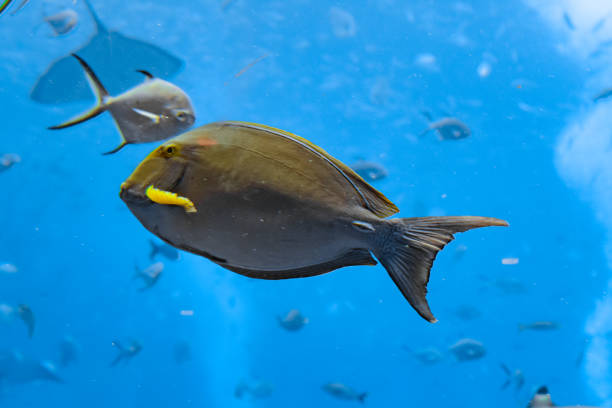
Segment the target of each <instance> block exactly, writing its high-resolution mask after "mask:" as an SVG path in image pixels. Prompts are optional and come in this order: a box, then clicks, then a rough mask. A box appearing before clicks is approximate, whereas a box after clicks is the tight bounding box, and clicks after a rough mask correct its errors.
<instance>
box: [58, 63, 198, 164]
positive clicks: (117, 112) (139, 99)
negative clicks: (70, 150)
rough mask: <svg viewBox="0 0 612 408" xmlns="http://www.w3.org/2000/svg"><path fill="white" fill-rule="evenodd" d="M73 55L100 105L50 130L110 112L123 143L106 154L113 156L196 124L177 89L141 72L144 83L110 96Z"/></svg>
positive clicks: (183, 96) (84, 65)
mask: <svg viewBox="0 0 612 408" xmlns="http://www.w3.org/2000/svg"><path fill="white" fill-rule="evenodd" d="M72 55H73V56H74V58H76V59H77V60H78V61H79V63H80V64H81V66H82V67H83V69H84V71H85V74H86V76H87V80H88V81H89V84H90V86H91V89H92V90H93V92H94V93H95V94H96V98H97V101H98V102H97V104H96V106H94V107H93V108H91V109H90V110H88V111H87V112H84V113H83V114H81V115H79V116H77V117H76V118H74V119H71V120H69V121H68V122H65V123H62V124H61V125H57V126H51V127H50V128H49V129H52V130H56V129H64V128H67V127H70V126H74V125H77V124H79V123H82V122H85V121H86V120H89V119H91V118H94V117H96V116H98V115H100V114H102V113H104V112H106V111H109V112H110V114H111V115H112V117H113V119H114V120H115V123H116V124H117V127H118V128H119V132H120V133H121V139H122V140H121V143H120V144H119V146H117V147H116V148H115V149H113V150H111V151H109V152H106V153H104V154H112V153H116V152H118V151H119V150H121V149H122V148H123V147H124V146H125V145H127V144H130V143H147V142H155V141H158V140H163V139H167V138H169V137H172V136H175V135H177V134H178V133H180V132H182V131H184V130H187V129H188V128H190V127H191V125H193V123H194V122H195V113H194V110H193V106H192V105H191V100H190V99H189V96H187V94H186V93H185V92H183V91H182V90H181V89H180V88H179V87H177V86H176V85H173V84H171V83H170V82H167V81H164V80H163V79H159V78H154V77H153V75H151V74H150V73H149V72H147V71H142V70H141V71H140V72H141V73H142V74H144V75H145V76H146V79H145V82H143V83H142V84H140V85H137V86H136V87H134V88H132V89H129V90H127V91H125V92H124V93H122V94H120V95H118V96H110V95H109V93H108V91H107V90H106V89H105V88H104V86H103V85H102V83H101V82H100V80H99V79H98V77H97V76H96V74H95V73H94V72H93V70H92V69H91V67H90V66H89V65H88V64H87V63H86V62H85V61H84V60H83V59H81V57H79V56H78V55H76V54H72Z"/></svg>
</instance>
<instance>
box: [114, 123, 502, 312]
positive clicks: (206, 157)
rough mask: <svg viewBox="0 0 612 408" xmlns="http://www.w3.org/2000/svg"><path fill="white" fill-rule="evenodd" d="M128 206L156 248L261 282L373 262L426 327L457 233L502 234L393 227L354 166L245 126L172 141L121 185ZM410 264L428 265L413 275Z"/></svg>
mask: <svg viewBox="0 0 612 408" xmlns="http://www.w3.org/2000/svg"><path fill="white" fill-rule="evenodd" d="M149 186H154V187H155V188H157V189H161V190H164V191H169V192H172V193H176V194H178V195H179V196H181V197H187V198H188V199H190V200H191V201H192V202H193V204H194V206H195V208H196V209H197V212H196V213H187V212H186V211H184V209H183V208H182V207H180V206H171V205H159V204H156V203H153V202H152V201H150V200H149V199H148V198H147V196H146V193H145V191H146V189H147V188H148V187H149ZM121 197H122V199H123V200H124V201H125V202H126V203H127V204H128V207H129V208H130V210H131V211H132V213H133V214H134V215H135V216H136V217H137V218H138V219H139V220H140V222H141V223H142V224H143V225H144V226H145V227H146V228H147V229H148V230H149V231H151V232H153V233H154V234H156V235H157V236H159V237H160V238H161V239H163V240H165V241H166V242H168V243H170V244H171V245H173V246H175V247H177V248H180V249H184V250H186V251H190V252H192V253H196V254H199V255H202V256H205V257H207V258H209V259H211V260H213V261H214V262H216V263H218V264H220V265H221V266H223V267H225V268H227V269H230V270H232V271H235V272H238V273H241V274H244V275H247V276H251V277H255V278H261V279H285V278H294V277H305V276H313V275H318V274H322V273H326V272H329V271H332V270H334V269H337V268H340V267H343V266H350V265H375V264H376V261H375V260H374V258H373V257H372V253H374V254H375V255H376V257H377V258H378V259H379V260H380V261H381V262H382V263H383V265H384V266H385V267H386V268H387V269H388V270H389V273H390V274H391V275H392V278H393V279H394V281H395V282H396V283H397V284H398V286H400V289H401V290H402V293H404V296H406V297H407V298H408V300H409V301H410V303H411V304H412V305H413V306H414V307H415V308H416V309H417V311H418V312H419V313H420V314H421V315H422V316H423V317H425V318H426V319H428V320H430V321H435V318H434V317H433V315H431V312H430V311H429V307H428V306H427V302H426V300H425V292H426V291H425V285H426V283H427V280H428V278H429V268H430V266H431V262H433V257H435V253H436V252H437V251H438V250H439V249H442V247H443V246H444V245H445V244H446V242H448V241H449V240H450V239H452V232H459V231H465V230H467V229H470V228H475V227H479V226H487V225H506V224H505V222H503V221H500V220H496V219H492V218H484V217H429V218H414V219H410V218H408V219H394V220H387V219H385V217H388V216H390V215H392V214H395V213H396V212H398V209H397V207H395V205H393V203H391V202H390V201H389V200H388V199H387V198H386V197H384V196H383V195H382V194H381V193H380V192H378V191H376V190H375V189H374V188H373V187H371V186H370V185H369V184H367V183H366V182H365V181H364V180H363V179H362V178H361V177H359V176H358V175H357V174H356V173H355V172H353V171H352V170H351V169H350V168H348V166H346V165H344V164H343V163H341V162H340V161H338V160H337V159H334V158H333V157H331V156H330V155H329V154H327V153H326V152H325V151H323V150H322V149H320V148H318V147H317V146H315V145H313V144H311V143H310V142H308V141H307V140H305V139H302V138H300V137H298V136H295V135H292V134H290V133H287V132H284V131H281V130H278V129H274V128H269V127H267V126H264V125H256V124H249V123H244V122H218V123H212V124H209V125H206V126H204V127H200V128H198V129H195V130H193V131H191V132H188V133H185V134H183V135H181V136H178V137H176V138H174V139H172V140H170V141H169V142H167V143H166V144H164V145H162V146H161V147H160V148H158V149H157V150H155V151H154V152H153V153H151V154H150V155H149V157H147V159H145V160H144V161H143V162H142V163H141V165H140V166H139V167H138V168H137V169H136V170H135V171H134V173H133V174H132V175H131V176H130V178H128V180H126V182H125V183H124V184H123V185H122V188H121ZM449 230H450V231H451V232H449ZM397 245H400V246H401V247H399V248H396V246H397ZM415 251H416V252H415ZM408 252H410V253H408ZM398 254H399V255H398ZM432 254H433V255H432ZM415 256H416V257H417V258H418V257H421V258H422V259H423V263H422V264H419V265H416V264H415V265H413V263H414V262H415ZM398 257H399V258H402V257H405V259H404V258H402V259H399V258H398ZM409 274H410V275H409ZM413 280H416V281H415V282H413ZM416 282H418V284H417V283H416Z"/></svg>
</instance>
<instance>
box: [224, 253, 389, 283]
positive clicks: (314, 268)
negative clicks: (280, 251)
mask: <svg viewBox="0 0 612 408" xmlns="http://www.w3.org/2000/svg"><path fill="white" fill-rule="evenodd" d="M377 264H378V263H377V262H376V260H375V259H374V258H373V257H372V254H371V253H370V251H368V250H367V249H360V248H357V249H351V250H349V251H348V252H346V253H345V254H343V255H341V256H340V257H338V258H336V259H334V260H332V261H328V262H323V263H320V264H316V265H309V266H305V267H302V268H295V269H286V270H278V271H274V270H254V269H246V268H242V267H238V266H234V265H230V264H227V263H219V265H221V266H222V267H224V268H226V269H229V270H230V271H232V272H236V273H239V274H241V275H244V276H248V277H250V278H257V279H268V280H278V279H293V278H306V277H309V276H317V275H322V274H324V273H327V272H331V271H333V270H336V269H339V268H342V267H345V266H358V265H372V266H373V265H377Z"/></svg>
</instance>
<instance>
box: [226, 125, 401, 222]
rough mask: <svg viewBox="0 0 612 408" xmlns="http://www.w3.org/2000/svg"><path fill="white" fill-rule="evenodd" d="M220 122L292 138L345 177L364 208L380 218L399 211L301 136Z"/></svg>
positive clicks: (282, 131) (350, 170) (278, 130)
mask: <svg viewBox="0 0 612 408" xmlns="http://www.w3.org/2000/svg"><path fill="white" fill-rule="evenodd" d="M221 124H222V125H229V126H239V127H246V128H251V129H258V130H262V131H265V132H269V133H273V134H275V135H278V136H281V137H284V138H286V139H289V140H293V141H294V142H296V143H298V144H300V145H301V146H303V147H304V148H305V149H308V150H310V151H311V152H313V153H315V154H316V155H318V156H319V157H321V158H322V159H323V160H325V161H326V162H327V163H329V165H330V166H332V167H334V168H335V169H336V170H337V171H338V172H339V173H340V174H341V175H342V176H343V177H344V178H345V179H346V181H347V182H348V183H350V184H351V185H352V186H353V188H354V189H355V192H356V193H357V194H358V195H359V196H360V197H361V199H362V201H363V206H364V208H366V209H368V210H370V211H371V212H372V213H374V214H375V215H376V216H378V217H381V218H386V217H389V216H391V215H393V214H396V213H398V212H399V209H398V208H397V207H396V206H395V204H393V203H392V202H391V200H389V199H388V198H387V197H385V196H384V195H383V194H382V193H381V192H380V191H378V190H376V189H375V188H374V187H372V186H371V185H369V184H368V183H367V182H366V181H365V180H364V179H362V178H361V176H359V175H358V174H357V173H355V171H354V170H353V169H351V168H350V167H349V166H347V165H346V164H344V163H342V162H341V161H340V160H338V159H336V158H334V157H333V156H331V155H330V154H329V153H327V152H326V151H325V150H323V149H321V148H320V147H319V146H317V145H315V144H313V143H311V142H309V141H308V140H306V139H304V138H303V137H300V136H297V135H294V134H292V133H289V132H286V131H284V130H281V129H276V128H273V127H271V126H266V125H260V124H257V123H249V122H238V121H226V122H221Z"/></svg>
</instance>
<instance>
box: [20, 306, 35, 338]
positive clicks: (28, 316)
mask: <svg viewBox="0 0 612 408" xmlns="http://www.w3.org/2000/svg"><path fill="white" fill-rule="evenodd" d="M17 315H18V316H19V318H20V319H21V320H22V321H23V323H24V324H25V325H26V327H27V328H28V336H30V338H31V337H32V336H33V335H34V327H35V324H36V320H35V319H34V312H32V309H30V306H28V305H25V304H21V305H19V306H18V307H17Z"/></svg>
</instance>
